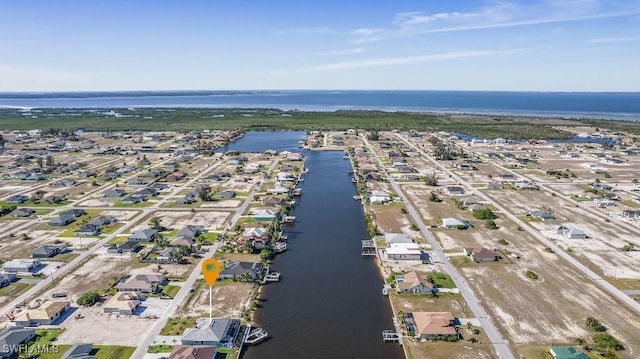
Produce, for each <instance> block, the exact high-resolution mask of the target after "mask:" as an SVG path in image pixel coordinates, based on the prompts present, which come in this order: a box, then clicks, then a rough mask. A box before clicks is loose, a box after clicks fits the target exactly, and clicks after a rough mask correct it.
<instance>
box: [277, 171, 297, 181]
mask: <svg viewBox="0 0 640 359" xmlns="http://www.w3.org/2000/svg"><path fill="white" fill-rule="evenodd" d="M277 180H278V181H280V182H287V181H295V180H296V178H295V176H294V175H292V174H291V173H288V172H278V174H277Z"/></svg>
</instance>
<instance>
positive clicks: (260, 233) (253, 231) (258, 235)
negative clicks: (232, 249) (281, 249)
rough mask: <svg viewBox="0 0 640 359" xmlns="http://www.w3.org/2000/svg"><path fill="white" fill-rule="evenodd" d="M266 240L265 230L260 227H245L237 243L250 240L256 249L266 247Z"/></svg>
mask: <svg viewBox="0 0 640 359" xmlns="http://www.w3.org/2000/svg"><path fill="white" fill-rule="evenodd" d="M268 241H269V239H268V238H267V230H266V229H265V228H262V227H249V228H245V230H244V233H243V234H242V236H241V237H240V239H239V240H238V242H239V243H245V242H251V244H252V245H253V246H254V247H255V248H256V249H262V248H264V247H266V245H267V242H268Z"/></svg>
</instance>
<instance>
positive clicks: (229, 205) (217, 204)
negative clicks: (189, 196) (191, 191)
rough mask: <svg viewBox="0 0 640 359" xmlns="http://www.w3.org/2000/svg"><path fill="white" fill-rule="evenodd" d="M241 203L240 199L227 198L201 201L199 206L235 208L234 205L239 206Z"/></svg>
mask: <svg viewBox="0 0 640 359" xmlns="http://www.w3.org/2000/svg"><path fill="white" fill-rule="evenodd" d="M241 204H242V201H241V200H237V199H228V200H224V201H215V202H203V203H202V205H201V206H200V207H201V208H235V207H240V205H241Z"/></svg>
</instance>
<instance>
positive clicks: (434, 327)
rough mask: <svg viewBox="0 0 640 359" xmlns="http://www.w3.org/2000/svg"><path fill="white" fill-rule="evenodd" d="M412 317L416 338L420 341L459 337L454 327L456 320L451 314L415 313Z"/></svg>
mask: <svg viewBox="0 0 640 359" xmlns="http://www.w3.org/2000/svg"><path fill="white" fill-rule="evenodd" d="M411 315H412V317H413V323H414V328H415V333H416V338H417V339H419V340H427V339H430V338H433V337H439V336H447V335H458V332H457V331H456V328H455V327H454V323H455V318H454V316H453V314H451V313H450V312H413V313H411Z"/></svg>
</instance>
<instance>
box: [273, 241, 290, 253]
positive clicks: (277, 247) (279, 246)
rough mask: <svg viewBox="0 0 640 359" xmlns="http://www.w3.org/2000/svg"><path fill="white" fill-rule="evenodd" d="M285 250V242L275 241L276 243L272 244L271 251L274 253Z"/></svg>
mask: <svg viewBox="0 0 640 359" xmlns="http://www.w3.org/2000/svg"><path fill="white" fill-rule="evenodd" d="M286 250H287V243H285V242H276V244H274V245H273V251H274V252H276V253H282V252H284V251H286Z"/></svg>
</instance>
